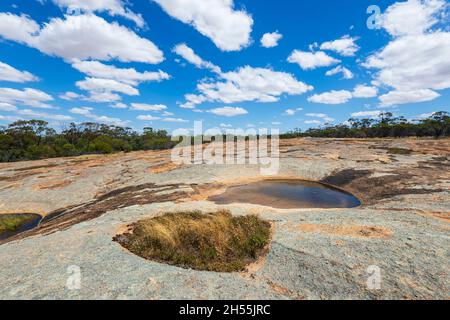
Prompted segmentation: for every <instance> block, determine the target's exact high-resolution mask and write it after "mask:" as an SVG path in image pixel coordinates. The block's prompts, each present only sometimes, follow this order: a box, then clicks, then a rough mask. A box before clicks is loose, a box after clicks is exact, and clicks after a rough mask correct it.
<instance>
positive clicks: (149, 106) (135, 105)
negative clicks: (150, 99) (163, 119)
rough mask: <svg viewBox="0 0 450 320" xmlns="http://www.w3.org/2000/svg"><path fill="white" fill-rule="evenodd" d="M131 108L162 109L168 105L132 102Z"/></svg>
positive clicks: (140, 109) (139, 109) (144, 109)
mask: <svg viewBox="0 0 450 320" xmlns="http://www.w3.org/2000/svg"><path fill="white" fill-rule="evenodd" d="M130 109H131V110H137V111H162V110H166V109H167V106H166V105H164V104H145V103H132V104H131V108H130Z"/></svg>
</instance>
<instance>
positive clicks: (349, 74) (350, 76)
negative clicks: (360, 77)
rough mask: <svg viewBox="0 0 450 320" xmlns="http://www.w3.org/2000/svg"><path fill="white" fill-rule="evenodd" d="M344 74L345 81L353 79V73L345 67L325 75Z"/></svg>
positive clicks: (329, 71)
mask: <svg viewBox="0 0 450 320" xmlns="http://www.w3.org/2000/svg"><path fill="white" fill-rule="evenodd" d="M338 73H342V78H343V79H347V80H349V79H353V72H351V71H350V70H349V69H347V68H346V67H343V66H337V67H336V68H333V69H331V70H328V71H327V72H326V73H325V75H326V76H334V75H335V74H338Z"/></svg>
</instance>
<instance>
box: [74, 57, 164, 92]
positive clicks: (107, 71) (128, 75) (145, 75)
mask: <svg viewBox="0 0 450 320" xmlns="http://www.w3.org/2000/svg"><path fill="white" fill-rule="evenodd" d="M72 67H74V68H75V69H77V70H78V71H80V72H82V73H84V74H86V75H88V76H90V77H93V78H101V79H111V80H116V81H119V82H123V83H127V84H130V85H132V86H136V85H138V84H139V83H141V82H147V81H162V80H168V79H170V75H168V74H167V73H165V72H163V71H161V70H160V71H157V72H150V71H145V72H138V71H136V69H134V68H117V67H115V66H111V65H106V64H103V63H101V62H99V61H77V62H74V63H73V64H72Z"/></svg>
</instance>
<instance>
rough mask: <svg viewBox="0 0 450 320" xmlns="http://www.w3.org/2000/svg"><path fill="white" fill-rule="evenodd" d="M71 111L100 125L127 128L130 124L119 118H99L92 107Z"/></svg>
mask: <svg viewBox="0 0 450 320" xmlns="http://www.w3.org/2000/svg"><path fill="white" fill-rule="evenodd" d="M69 111H70V112H71V113H73V114H77V115H81V116H83V117H85V118H88V119H92V120H94V121H96V122H99V123H105V124H112V125H116V126H126V125H127V124H128V121H123V120H121V119H119V118H112V117H108V116H99V115H97V114H95V113H93V111H94V109H93V108H91V107H81V108H72V109H70V110H69Z"/></svg>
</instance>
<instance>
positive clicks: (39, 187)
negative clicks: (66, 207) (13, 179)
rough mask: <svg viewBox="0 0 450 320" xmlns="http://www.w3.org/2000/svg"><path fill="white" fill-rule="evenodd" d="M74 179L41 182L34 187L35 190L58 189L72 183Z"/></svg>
mask: <svg viewBox="0 0 450 320" xmlns="http://www.w3.org/2000/svg"><path fill="white" fill-rule="evenodd" d="M72 182H73V181H72V180H62V181H49V182H46V183H41V184H38V185H36V186H34V187H33V189H35V190H58V189H62V188H64V187H67V186H68V185H70V184H72Z"/></svg>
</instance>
